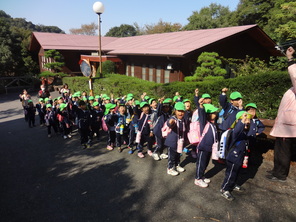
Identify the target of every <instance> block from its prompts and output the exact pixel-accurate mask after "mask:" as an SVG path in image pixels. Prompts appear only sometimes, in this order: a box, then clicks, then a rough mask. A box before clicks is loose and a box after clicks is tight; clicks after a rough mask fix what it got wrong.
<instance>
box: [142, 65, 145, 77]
mask: <svg viewBox="0 0 296 222" xmlns="http://www.w3.org/2000/svg"><path fill="white" fill-rule="evenodd" d="M142 79H143V80H146V65H145V64H143V66H142Z"/></svg>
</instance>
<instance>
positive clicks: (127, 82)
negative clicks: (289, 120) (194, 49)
mask: <svg viewBox="0 0 296 222" xmlns="http://www.w3.org/2000/svg"><path fill="white" fill-rule="evenodd" d="M63 82H64V83H67V84H68V85H69V88H70V89H72V90H73V91H87V92H88V91H89V88H88V78H86V77H65V78H63ZM93 86H94V94H95V95H96V94H102V93H104V94H110V93H113V94H114V97H119V96H122V95H126V94H128V93H133V94H134V95H135V97H136V98H139V97H140V95H141V94H142V93H143V92H146V93H147V95H149V96H150V97H153V98H160V97H162V96H166V97H170V98H172V97H173V96H174V94H175V92H179V93H180V95H182V96H183V98H187V99H190V100H193V96H194V90H195V89H196V88H199V92H200V95H202V94H203V93H209V94H210V95H211V96H212V100H213V104H214V105H216V106H218V98H219V95H220V93H221V89H222V88H224V87H227V88H228V89H229V91H228V95H229V94H230V93H231V92H233V91H239V92H240V93H241V94H242V95H243V101H244V104H247V103H250V102H254V103H256V104H257V106H258V111H259V113H258V116H259V117H260V118H267V119H274V118H275V117H276V114H277V109H278V107H279V104H280V101H281V98H282V96H283V94H284V93H285V92H286V91H287V89H289V88H290V87H291V86H292V84H291V80H290V77H289V75H288V73H287V72H271V73H260V74H257V75H251V76H242V77H237V78H232V79H222V80H215V81H211V80H209V81H203V82H173V83H168V84H157V83H154V82H149V81H145V80H141V79H138V78H134V77H128V76H125V75H119V74H109V75H107V76H106V78H101V79H94V83H93Z"/></svg>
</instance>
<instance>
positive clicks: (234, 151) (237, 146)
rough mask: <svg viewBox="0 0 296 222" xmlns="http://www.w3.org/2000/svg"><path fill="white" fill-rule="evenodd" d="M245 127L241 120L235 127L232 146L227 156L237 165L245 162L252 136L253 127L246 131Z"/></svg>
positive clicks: (227, 158)
mask: <svg viewBox="0 0 296 222" xmlns="http://www.w3.org/2000/svg"><path fill="white" fill-rule="evenodd" d="M244 128H245V124H243V123H242V122H241V120H239V121H238V123H237V124H236V125H235V127H234V129H233V134H232V138H231V142H230V147H232V148H231V150H230V152H229V153H228V154H227V156H226V160H227V161H229V162H231V163H234V164H237V165H242V163H243V160H244V156H245V153H246V147H247V146H248V145H249V138H250V136H251V135H250V134H249V132H250V130H251V129H250V130H249V131H245V130H244Z"/></svg>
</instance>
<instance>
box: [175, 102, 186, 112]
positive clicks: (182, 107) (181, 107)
mask: <svg viewBox="0 0 296 222" xmlns="http://www.w3.org/2000/svg"><path fill="white" fill-rule="evenodd" d="M174 108H175V110H182V111H185V105H184V103H182V102H177V103H176V104H175V107H174Z"/></svg>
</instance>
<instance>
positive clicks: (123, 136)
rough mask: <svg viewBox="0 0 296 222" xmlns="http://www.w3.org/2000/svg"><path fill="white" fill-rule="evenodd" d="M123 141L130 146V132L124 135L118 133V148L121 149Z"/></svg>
mask: <svg viewBox="0 0 296 222" xmlns="http://www.w3.org/2000/svg"><path fill="white" fill-rule="evenodd" d="M122 141H124V142H125V143H126V144H128V142H129V141H128V132H126V133H123V134H122V135H121V134H120V133H116V146H117V147H121V145H122Z"/></svg>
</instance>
